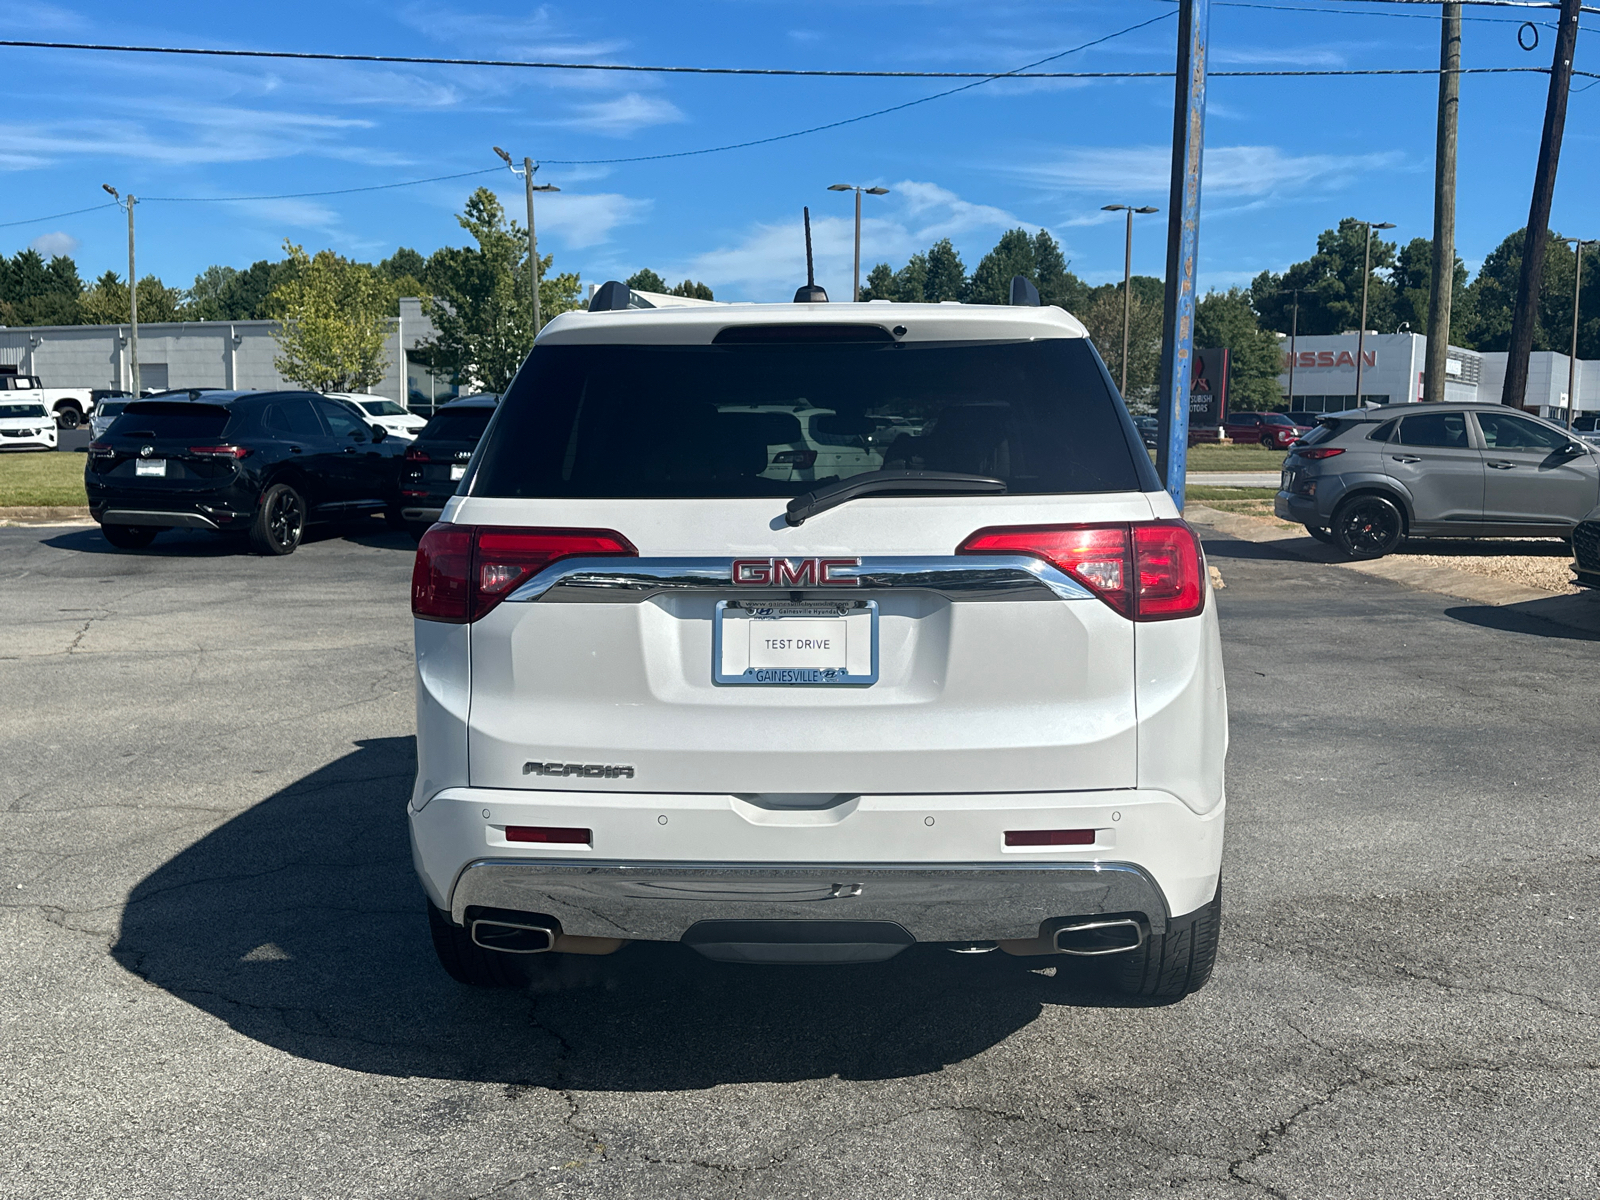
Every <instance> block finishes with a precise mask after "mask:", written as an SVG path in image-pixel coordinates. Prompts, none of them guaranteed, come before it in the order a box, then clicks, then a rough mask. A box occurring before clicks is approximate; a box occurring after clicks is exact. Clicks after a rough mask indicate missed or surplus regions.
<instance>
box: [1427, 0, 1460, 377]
mask: <svg viewBox="0 0 1600 1200" xmlns="http://www.w3.org/2000/svg"><path fill="white" fill-rule="evenodd" d="M1441 21H1442V24H1441V25H1440V30H1439V131H1438V134H1437V136H1436V139H1435V146H1434V153H1433V282H1432V287H1431V288H1430V289H1429V296H1428V358H1427V361H1426V363H1425V364H1424V368H1423V373H1422V398H1423V399H1424V400H1430V401H1433V402H1435V403H1437V402H1439V401H1441V400H1443V399H1444V383H1445V362H1446V361H1447V360H1448V358H1449V351H1450V304H1451V301H1452V299H1453V297H1454V292H1455V283H1456V125H1457V119H1458V117H1459V116H1460V111H1461V5H1460V3H1459V0H1456V2H1453V3H1447V4H1445V5H1444V12H1443V15H1442V17H1441Z"/></svg>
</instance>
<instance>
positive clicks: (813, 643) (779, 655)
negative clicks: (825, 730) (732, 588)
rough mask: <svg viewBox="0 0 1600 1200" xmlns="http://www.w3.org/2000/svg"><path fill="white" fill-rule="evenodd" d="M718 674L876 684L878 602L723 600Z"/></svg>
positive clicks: (715, 655)
mask: <svg viewBox="0 0 1600 1200" xmlns="http://www.w3.org/2000/svg"><path fill="white" fill-rule="evenodd" d="M712 676H713V678H714V679H715V680H716V682H717V683H722V684H739V683H753V684H768V685H777V686H780V687H795V686H802V687H803V686H816V685H825V686H827V685H831V686H840V685H849V684H856V685H861V684H871V683H876V682H877V681H878V604H877V601H875V600H841V601H820V600H817V601H793V602H785V601H778V600H774V601H752V600H723V601H720V602H719V603H718V604H717V611H716V618H715V621H714V623H713V626H712Z"/></svg>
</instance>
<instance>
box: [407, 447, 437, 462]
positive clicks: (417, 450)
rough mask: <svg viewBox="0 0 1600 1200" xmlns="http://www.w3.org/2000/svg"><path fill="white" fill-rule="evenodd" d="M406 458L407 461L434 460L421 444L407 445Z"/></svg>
mask: <svg viewBox="0 0 1600 1200" xmlns="http://www.w3.org/2000/svg"><path fill="white" fill-rule="evenodd" d="M405 459H406V461H407V462H432V461H433V459H431V458H429V457H428V452H427V451H426V450H424V449H422V448H421V447H419V446H407V447H406V454H405Z"/></svg>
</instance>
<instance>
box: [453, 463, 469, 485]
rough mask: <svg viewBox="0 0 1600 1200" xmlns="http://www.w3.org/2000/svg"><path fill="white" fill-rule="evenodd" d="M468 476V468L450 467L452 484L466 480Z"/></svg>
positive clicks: (460, 466)
mask: <svg viewBox="0 0 1600 1200" xmlns="http://www.w3.org/2000/svg"><path fill="white" fill-rule="evenodd" d="M466 474H467V468H466V467H465V466H462V465H452V466H451V467H450V482H451V483H455V482H456V481H457V480H460V479H464V478H466Z"/></svg>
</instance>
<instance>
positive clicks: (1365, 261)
mask: <svg viewBox="0 0 1600 1200" xmlns="http://www.w3.org/2000/svg"><path fill="white" fill-rule="evenodd" d="M1361 224H1362V225H1365V226H1366V229H1367V247H1366V250H1365V252H1364V253H1363V254H1362V257H1361V326H1360V328H1359V329H1358V330H1357V331H1356V407H1357V408H1360V407H1361V372H1362V368H1363V367H1365V366H1366V359H1365V358H1364V357H1363V355H1364V354H1365V353H1366V346H1367V284H1368V282H1369V281H1370V280H1371V279H1372V231H1373V230H1374V229H1393V228H1394V224H1393V222H1390V221H1376V222H1374V221H1362V222H1361Z"/></svg>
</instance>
